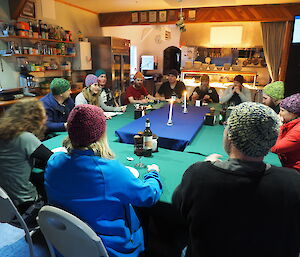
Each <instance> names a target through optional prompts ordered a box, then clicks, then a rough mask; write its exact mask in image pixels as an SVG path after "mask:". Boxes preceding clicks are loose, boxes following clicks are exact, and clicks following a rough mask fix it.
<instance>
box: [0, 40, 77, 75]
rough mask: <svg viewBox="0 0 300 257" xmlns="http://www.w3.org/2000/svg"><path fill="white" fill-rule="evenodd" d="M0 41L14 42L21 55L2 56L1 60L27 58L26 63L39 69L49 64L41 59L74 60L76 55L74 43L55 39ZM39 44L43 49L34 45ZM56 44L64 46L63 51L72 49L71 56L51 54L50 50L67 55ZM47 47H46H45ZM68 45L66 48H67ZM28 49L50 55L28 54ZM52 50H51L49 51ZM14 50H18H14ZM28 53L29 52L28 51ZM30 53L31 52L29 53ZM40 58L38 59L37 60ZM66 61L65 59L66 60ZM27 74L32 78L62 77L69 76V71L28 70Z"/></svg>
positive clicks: (60, 62) (59, 63) (34, 52)
mask: <svg viewBox="0 0 300 257" xmlns="http://www.w3.org/2000/svg"><path fill="white" fill-rule="evenodd" d="M0 41H3V43H5V42H9V41H13V42H15V44H18V45H19V46H20V49H21V50H20V51H21V52H22V53H18V52H17V53H15V54H2V55H0V57H3V58H12V57H15V58H19V57H25V58H27V57H28V62H29V63H34V64H35V65H37V66H40V67H39V69H41V68H43V66H44V64H43V63H45V62H49V60H47V59H44V60H41V59H42V58H54V59H61V58H75V57H76V54H74V51H75V52H76V50H75V42H73V41H62V40H55V39H44V38H33V37H23V36H12V35H10V36H0ZM37 43H39V44H41V45H42V47H45V48H39V46H37V45H36V44H37ZM56 44H65V45H66V46H65V50H69V49H66V48H73V49H71V50H70V51H69V53H71V54H52V50H53V53H61V52H64V53H67V52H66V51H63V49H62V48H60V46H57V45H56ZM45 45H47V46H45ZM67 45H68V46H67ZM26 48H27V51H26V52H25V53H24V51H25V49H26ZM29 48H32V49H33V50H34V49H39V50H40V51H41V49H46V50H43V51H44V52H43V53H51V54H36V53H37V52H40V51H37V50H34V51H33V54H28V51H29ZM50 48H52V49H50ZM16 50H19V49H18V48H16ZM3 52H7V51H5V50H4V51H3ZM29 52H30V51H29ZM30 53H32V52H30ZM38 58H40V59H38ZM66 60H67V59H66ZM57 62H58V63H57V64H58V65H59V66H60V65H61V64H62V62H63V60H62V61H57ZM29 72H30V73H31V74H32V75H33V76H34V77H40V78H43V77H55V76H58V77H62V76H68V77H69V76H70V75H71V72H70V70H65V69H57V70H34V71H30V68H29Z"/></svg>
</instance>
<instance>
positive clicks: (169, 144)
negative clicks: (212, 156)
mask: <svg viewBox="0 0 300 257" xmlns="http://www.w3.org/2000/svg"><path fill="white" fill-rule="evenodd" d="M182 111H183V108H182V106H181V105H180V104H176V105H174V108H173V118H172V120H173V123H174V125H173V126H168V125H167V121H168V114H169V105H165V106H163V107H162V108H160V109H158V110H155V111H152V112H150V113H149V114H148V115H146V116H144V117H141V118H139V119H137V120H135V121H132V122H130V123H129V124H127V125H125V126H123V127H121V128H119V129H117V130H116V135H117V136H118V137H119V138H120V142H122V143H127V144H133V136H134V135H135V134H137V132H138V131H143V130H144V129H145V120H146V118H149V119H150V122H151V130H152V132H153V133H155V134H156V135H157V136H158V137H159V145H160V147H163V148H166V149H171V150H177V151H183V150H184V148H185V147H186V146H187V145H188V144H189V143H190V142H191V141H192V139H193V138H194V136H195V135H196V134H197V132H198V130H199V129H200V128H201V127H202V125H203V123H204V117H205V114H206V113H208V112H209V108H207V107H195V106H189V107H188V113H183V112H182Z"/></svg>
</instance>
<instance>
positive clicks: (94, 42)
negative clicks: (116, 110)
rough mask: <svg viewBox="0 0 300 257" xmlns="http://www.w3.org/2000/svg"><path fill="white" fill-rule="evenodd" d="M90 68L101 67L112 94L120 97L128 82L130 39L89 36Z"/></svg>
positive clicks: (94, 69)
mask: <svg viewBox="0 0 300 257" xmlns="http://www.w3.org/2000/svg"><path fill="white" fill-rule="evenodd" d="M89 41H90V42H91V50H92V70H93V72H95V71H96V70H97V69H103V70H105V71H106V74H107V83H108V86H109V87H110V88H111V90H112V92H113V93H114V96H115V97H116V98H119V101H120V99H121V95H122V94H124V92H125V90H126V88H127V87H128V86H129V84H130V40H128V39H123V38H116V37H89Z"/></svg>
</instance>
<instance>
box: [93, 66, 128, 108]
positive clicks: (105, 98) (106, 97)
mask: <svg viewBox="0 0 300 257" xmlns="http://www.w3.org/2000/svg"><path fill="white" fill-rule="evenodd" d="M95 75H96V76H97V78H98V83H99V85H100V87H101V93H100V99H99V102H100V107H101V108H102V110H104V111H105V112H125V111H126V106H118V105H117V104H116V102H115V101H114V98H113V96H112V92H111V90H110V89H109V88H108V86H107V84H106V82H107V77H106V72H105V71H104V70H101V69H99V70H96V72H95Z"/></svg>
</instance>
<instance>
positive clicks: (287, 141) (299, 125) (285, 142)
mask: <svg viewBox="0 0 300 257" xmlns="http://www.w3.org/2000/svg"><path fill="white" fill-rule="evenodd" d="M272 152H273V153H277V154H278V156H279V158H280V160H281V163H282V165H283V166H284V167H288V168H293V169H296V170H298V171H299V172H300V118H298V119H295V120H292V121H290V122H288V123H285V124H283V125H282V126H281V128H280V133H279V136H278V139H277V142H276V144H275V145H274V146H273V148H272Z"/></svg>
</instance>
